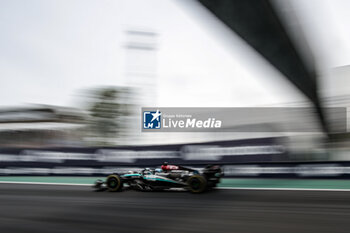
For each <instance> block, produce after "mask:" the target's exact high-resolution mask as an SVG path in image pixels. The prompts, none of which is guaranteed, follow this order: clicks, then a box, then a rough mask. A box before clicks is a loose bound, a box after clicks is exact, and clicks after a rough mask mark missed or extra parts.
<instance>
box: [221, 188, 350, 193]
mask: <svg viewBox="0 0 350 233" xmlns="http://www.w3.org/2000/svg"><path fill="white" fill-rule="evenodd" d="M216 189H233V190H276V191H330V192H350V189H320V188H248V187H217V188H216Z"/></svg>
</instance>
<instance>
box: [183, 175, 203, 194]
mask: <svg viewBox="0 0 350 233" xmlns="http://www.w3.org/2000/svg"><path fill="white" fill-rule="evenodd" d="M187 185H188V189H189V190H190V191H191V192H192V193H202V192H204V191H205V190H206V188H207V180H206V179H205V178H204V177H203V176H201V175H193V176H191V177H190V178H188V180H187Z"/></svg>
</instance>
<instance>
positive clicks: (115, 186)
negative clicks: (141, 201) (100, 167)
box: [106, 174, 123, 192]
mask: <svg viewBox="0 0 350 233" xmlns="http://www.w3.org/2000/svg"><path fill="white" fill-rule="evenodd" d="M106 185H107V189H108V191H110V192H118V191H120V190H121V189H122V188H123V183H122V181H121V179H120V177H119V176H118V175H115V174H114V175H109V176H108V177H107V180H106Z"/></svg>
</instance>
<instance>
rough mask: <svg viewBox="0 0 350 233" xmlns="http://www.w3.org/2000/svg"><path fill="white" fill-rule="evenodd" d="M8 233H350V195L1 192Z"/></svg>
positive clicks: (1, 228)
mask: <svg viewBox="0 0 350 233" xmlns="http://www.w3.org/2000/svg"><path fill="white" fill-rule="evenodd" d="M0 232H1V233H12V232H76V233H79V232H86V233H89V232H98V233H101V232H131V233H134V232H201V233H206V232H243V233H244V232H259V233H261V232H267V233H271V232H279V233H283V232H298V233H300V232H307V233H310V232H318V233H320V232H329V233H335V232H347V233H348V232H350V193H349V192H342V191H337V192H332V191H271V190H269V191H267V190H214V191H212V192H208V193H204V194H190V193H186V192H180V191H173V192H137V191H125V192H120V193H110V192H93V191H92V190H91V188H90V187H87V186H63V185H62V186H60V185H32V184H0Z"/></svg>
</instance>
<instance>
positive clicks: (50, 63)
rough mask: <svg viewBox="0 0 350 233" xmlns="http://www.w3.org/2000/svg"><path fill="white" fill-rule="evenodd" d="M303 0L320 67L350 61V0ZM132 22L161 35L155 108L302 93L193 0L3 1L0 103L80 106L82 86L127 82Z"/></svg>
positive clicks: (270, 101)
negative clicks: (349, 9) (315, 38)
mask: <svg viewBox="0 0 350 233" xmlns="http://www.w3.org/2000/svg"><path fill="white" fill-rule="evenodd" d="M303 2H304V1H299V0H296V1H294V2H292V5H293V7H294V8H295V9H297V10H298V17H300V18H301V19H302V20H301V22H302V24H303V27H305V28H306V29H308V28H312V29H313V31H312V33H310V31H309V33H306V36H307V38H308V39H309V40H312V39H314V37H313V36H315V35H317V36H318V38H317V39H318V40H317V41H319V44H317V45H316V44H313V48H314V49H315V50H317V51H318V53H317V54H318V55H319V56H322V58H324V57H326V58H327V59H321V62H320V63H321V64H322V69H323V72H324V73H327V72H328V70H329V69H330V68H331V67H334V66H339V65H344V64H349V63H350V56H349V54H350V51H349V47H348V46H349V44H348V41H349V40H350V35H349V31H348V30H346V29H347V27H346V26H347V25H346V22H349V21H346V20H347V19H348V17H349V16H348V14H347V13H346V12H347V11H346V9H348V7H347V6H348V5H349V4H348V3H346V2H344V1H326V0H323V1H317V4H316V2H315V1H306V2H308V3H307V4H305V7H304V5H303V4H304V3H303ZM310 2H311V3H310ZM333 2H336V3H333ZM329 6H331V7H329ZM343 6H346V7H347V8H345V7H343ZM311 11H312V15H310V12H311ZM325 11H326V12H327V13H329V11H331V13H329V14H325ZM338 12H339V14H338ZM339 22H340V23H339ZM315 25H317V27H316V26H315ZM334 25H337V26H336V27H335V26H334ZM127 30H144V31H152V32H155V33H157V38H156V50H155V51H154V52H155V54H154V57H152V58H151V59H154V63H151V64H154V66H153V67H151V68H152V69H153V71H154V75H153V76H152V77H153V79H154V80H153V81H152V82H151V83H152V84H154V85H155V86H154V89H152V91H154V92H156V94H155V96H156V99H155V101H154V104H155V105H157V106H162V107H175V106H177V107H181V106H183V107H189V106H193V107H205V106H207V107H214V106H215V107H219V106H220V107H234V106H275V105H281V106H283V104H284V103H289V102H302V101H305V97H304V96H303V95H302V94H301V93H300V92H299V91H298V90H296V89H295V88H294V87H293V86H292V85H291V84H290V83H289V82H288V81H287V80H285V79H283V78H282V76H281V74H280V73H279V72H278V71H276V70H275V69H274V68H273V67H271V65H269V64H268V63H267V62H266V61H265V60H264V59H263V58H262V57H261V56H260V55H258V54H257V53H255V51H253V49H252V48H250V47H249V46H248V45H247V44H246V43H245V42H244V41H243V40H241V39H240V38H239V37H238V36H237V35H235V33H233V32H232V31H230V30H229V29H228V28H226V26H224V25H223V24H221V23H220V22H219V21H218V20H217V19H216V18H215V17H213V16H212V15H211V14H210V13H209V12H208V11H207V10H206V9H204V8H203V7H202V6H200V5H199V4H198V3H197V2H195V1H185V0H178V1H175V0H147V1H143V0H114V1H112V0H98V1H97V0H60V1H58V0H31V1H27V0H11V1H10V0H0V34H1V36H0V108H1V107H6V106H22V105H26V104H49V105H60V106H77V104H78V103H79V101H81V93H82V91H84V90H87V89H90V88H94V87H96V86H109V85H113V86H125V85H129V84H130V79H132V78H133V77H132V76H130V75H128V73H129V71H130V70H129V69H130V68H129V67H130V63H132V62H133V57H132V56H131V58H130V52H128V50H127V49H126V44H127V42H128V37H127V36H126V33H125V32H126V31H127ZM329 46H332V47H331V48H332V49H329ZM141 62H142V60H141ZM152 69H151V70H152ZM141 84H142V83H141Z"/></svg>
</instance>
